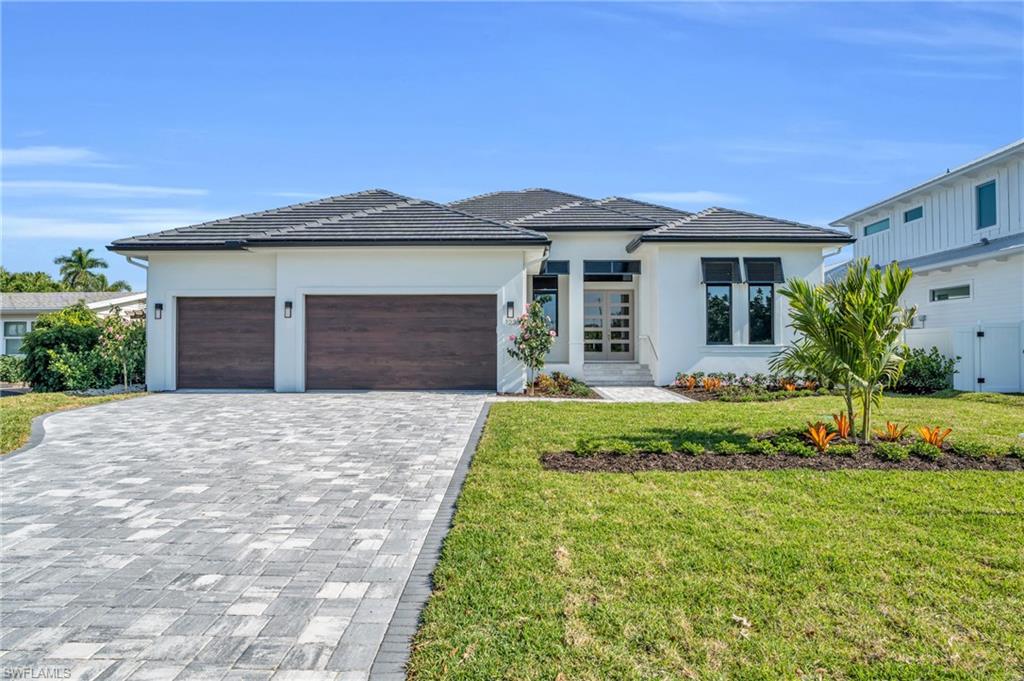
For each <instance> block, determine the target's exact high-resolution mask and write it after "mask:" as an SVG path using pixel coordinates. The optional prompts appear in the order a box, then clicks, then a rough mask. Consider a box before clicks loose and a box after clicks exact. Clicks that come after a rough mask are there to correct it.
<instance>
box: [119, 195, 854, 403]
mask: <svg viewBox="0 0 1024 681" xmlns="http://www.w3.org/2000/svg"><path fill="white" fill-rule="evenodd" d="M850 241H851V238H850V237H849V236H848V235H846V234H844V233H841V232H838V231H833V230H829V229H822V228H818V227H812V226H809V225H804V224H798V223H795V222H791V221H788V220H780V219H776V218H769V217H765V216H762V215H755V214H751V213H745V212H741V211H736V210H730V209H725V208H709V209H707V210H703V211H701V212H699V213H688V212H685V211H680V210H675V209H672V208H668V207H664V206H658V205H652V204H648V203H643V202H639V201H634V200H631V199H624V198H617V197H612V198H606V199H601V200H592V199H588V198H585V197H582V196H576V195H573V194H567V193H565V192H560V191H553V190H549V189H526V190H521V191H503V192H495V193H491V194H486V195H482V196H475V197H472V198H468V199H465V200H461V201H455V202H453V203H450V204H446V205H444V204H439V203H434V202H431V201H426V200H422V199H415V198H410V197H407V196H401V195H399V194H396V193H393V192H390V191H386V190H382V189H375V190H369V191H363V192H359V193H355V194H348V195H343V196H333V197H329V198H325V199H321V200H318V201H311V202H308V203H302V204H297V205H292V206H287V207H284V208H278V209H274V210H268V211H263V212H259V213H252V214H247V215H240V216H237V217H232V218H226V219H223V220H217V221H213V222H208V223H203V224H199V225H193V226H189V227H183V228H179V229H172V230H168V231H163V232H157V233H154V234H148V235H145V236H137V237H132V238H126V239H121V240H118V241H115V242H114V243H113V244H111V245H110V246H109V248H110V249H111V250H113V251H115V252H117V253H120V254H123V255H126V256H129V257H131V258H132V259H133V260H135V261H136V262H140V261H141V262H140V264H144V265H145V266H147V267H148V273H147V282H148V283H147V290H148V294H149V301H148V315H147V317H148V319H149V325H148V337H147V340H148V349H147V353H148V354H147V383H148V385H149V388H150V389H151V390H174V389H181V388H272V389H275V390H278V391H286V392H290V391H304V390H320V389H347V388H380V389H397V388H480V389H490V390H495V389H497V390H501V391H519V390H521V389H522V388H523V386H524V380H525V371H524V369H523V367H522V365H521V364H519V363H518V362H516V361H515V360H513V359H512V358H511V357H509V356H508V353H507V348H508V346H509V343H510V340H509V334H510V330H511V329H513V328H514V326H513V325H514V323H515V319H516V317H517V316H518V315H519V314H521V313H522V312H523V310H524V306H525V305H527V304H528V303H529V302H530V301H531V300H533V299H543V300H545V301H546V302H545V306H546V309H547V311H548V315H549V316H550V317H551V325H552V328H553V329H554V330H556V331H557V341H556V342H555V344H554V346H553V348H552V350H551V352H550V355H549V357H548V360H549V363H548V368H549V369H552V370H561V371H564V372H566V373H567V374H570V375H572V376H574V377H579V378H584V379H587V380H588V381H589V382H591V383H595V384H600V383H609V382H610V383H614V382H628V383H638V382H640V383H652V382H654V383H658V384H667V383H670V382H671V381H672V379H673V378H674V376H675V375H676V372H678V371H716V370H721V371H736V372H746V371H750V372H754V371H767V368H768V361H769V359H770V358H771V357H772V356H773V355H774V354H775V353H776V352H777V351H778V350H779V348H780V347H781V346H782V345H783V344H784V343H786V341H787V338H788V337H789V334H788V332H787V329H786V328H785V319H786V310H785V309H784V304H783V302H782V301H781V300H780V297H779V296H777V295H775V293H774V289H775V287H776V286H777V285H778V284H779V283H780V282H782V281H784V280H785V279H786V278H790V277H802V278H806V279H809V280H811V281H819V282H820V281H822V277H823V255H824V254H825V253H827V252H830V251H833V250H835V249H836V247H837V246H842V245H844V244H846V243H848V242H850Z"/></svg>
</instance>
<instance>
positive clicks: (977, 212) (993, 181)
mask: <svg viewBox="0 0 1024 681" xmlns="http://www.w3.org/2000/svg"><path fill="white" fill-rule="evenodd" d="M998 180H999V178H998V177H996V176H991V177H989V178H988V179H987V180H982V181H981V182H979V183H978V184H976V185H974V197H973V198H974V231H980V230H982V229H992V228H993V227H998V226H999V181H998ZM988 185H992V194H993V197H992V198H993V200H994V201H995V206H994V209H993V211H994V213H995V222H993V223H992V224H991V225H985V226H984V227H982V226H981V202H980V201H978V190H980V189H981V188H982V187H987V186H988Z"/></svg>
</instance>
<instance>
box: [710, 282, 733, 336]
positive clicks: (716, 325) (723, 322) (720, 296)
mask: <svg viewBox="0 0 1024 681" xmlns="http://www.w3.org/2000/svg"><path fill="white" fill-rule="evenodd" d="M707 289H708V291H707V310H708V345H729V344H730V343H732V286H731V285H729V284H708V285H707Z"/></svg>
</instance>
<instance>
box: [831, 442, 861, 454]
mask: <svg viewBox="0 0 1024 681" xmlns="http://www.w3.org/2000/svg"><path fill="white" fill-rule="evenodd" d="M859 451H860V447H858V446H857V445H855V444H853V443H848V442H841V443H839V444H837V445H832V446H831V447H829V448H828V453H829V454H833V455H835V456H856V455H857V453H858V452H859Z"/></svg>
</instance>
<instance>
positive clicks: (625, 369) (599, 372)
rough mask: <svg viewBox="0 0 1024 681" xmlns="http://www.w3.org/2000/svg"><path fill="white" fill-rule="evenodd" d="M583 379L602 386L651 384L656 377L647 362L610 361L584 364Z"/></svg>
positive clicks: (590, 383)
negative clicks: (652, 374)
mask: <svg viewBox="0 0 1024 681" xmlns="http://www.w3.org/2000/svg"><path fill="white" fill-rule="evenodd" d="M583 381H584V383H586V384H587V385H592V386H596V387H600V386H606V385H607V386H631V385H632V386H651V385H654V377H653V376H651V370H650V367H648V366H647V365H646V364H635V363H631V362H630V363H622V364H618V363H608V364H604V363H601V364H584V365H583Z"/></svg>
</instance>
